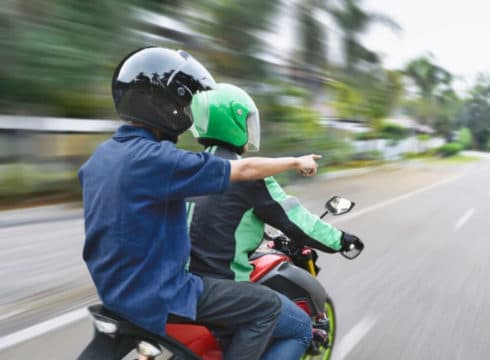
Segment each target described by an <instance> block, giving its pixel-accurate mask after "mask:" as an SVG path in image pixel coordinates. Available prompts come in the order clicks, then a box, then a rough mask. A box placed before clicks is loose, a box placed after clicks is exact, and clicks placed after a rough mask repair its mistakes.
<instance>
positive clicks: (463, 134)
mask: <svg viewBox="0 0 490 360" xmlns="http://www.w3.org/2000/svg"><path fill="white" fill-rule="evenodd" d="M472 142H473V135H472V134H471V130H470V129H468V128H461V129H459V131H458V143H460V144H461V146H463V149H468V148H469V147H470V146H471V144H472Z"/></svg>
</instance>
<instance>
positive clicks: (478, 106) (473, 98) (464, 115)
mask: <svg viewBox="0 0 490 360" xmlns="http://www.w3.org/2000/svg"><path fill="white" fill-rule="evenodd" d="M457 123H458V124H459V125H460V126H463V127H467V128H468V129H469V130H470V131H471V133H472V137H473V141H474V144H475V146H476V147H477V148H478V149H480V150H490V146H489V145H490V78H489V77H485V76H480V78H479V79H478V81H477V83H476V85H475V86H474V88H473V89H472V90H471V92H470V96H469V97H468V98H467V99H466V100H465V101H464V104H463V106H462V108H461V111H460V112H459V114H458V121H457Z"/></svg>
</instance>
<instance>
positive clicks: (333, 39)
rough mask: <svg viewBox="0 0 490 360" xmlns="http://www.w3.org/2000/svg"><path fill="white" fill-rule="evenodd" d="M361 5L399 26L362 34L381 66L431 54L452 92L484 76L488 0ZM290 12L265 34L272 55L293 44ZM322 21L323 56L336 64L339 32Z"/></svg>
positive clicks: (489, 60) (488, 65)
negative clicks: (325, 52)
mask: <svg viewBox="0 0 490 360" xmlns="http://www.w3.org/2000/svg"><path fill="white" fill-rule="evenodd" d="M289 3H290V4H293V3H294V1H293V0H290V1H289ZM362 4H363V8H365V9H366V10H368V11H370V12H378V13H382V14H385V15H388V16H389V17H391V18H392V19H393V20H395V21H396V22H397V23H398V24H399V25H400V26H401V27H402V31H401V32H400V33H394V32H392V31H391V30H389V29H388V28H386V27H385V26H382V25H375V26H372V27H371V28H370V29H369V31H368V32H367V33H366V35H364V36H363V37H362V42H363V44H364V45H365V46H367V47H368V48H370V49H372V50H375V51H376V52H378V53H379V54H380V55H381V58H382V60H383V64H384V66H385V67H387V68H389V69H400V68H403V67H404V66H405V65H406V64H407V63H408V62H409V60H411V59H413V58H416V57H419V56H422V55H425V54H428V53H431V54H433V56H434V60H435V62H436V63H437V64H438V65H440V66H442V67H444V68H445V69H447V70H449V71H450V72H451V73H452V74H454V75H455V76H456V80H455V83H454V87H455V88H456V90H457V91H458V92H464V91H465V90H467V89H469V88H470V87H471V86H472V84H474V81H475V79H476V76H477V74H478V73H488V74H490V39H489V37H490V0H464V1H462V0H363V1H362ZM294 13H295V10H294V8H293V6H292V5H289V7H288V6H286V7H284V9H283V10H282V16H281V19H278V20H277V22H276V24H275V31H273V32H274V34H271V35H268V38H269V41H270V44H271V45H273V47H275V48H276V50H277V51H278V53H277V54H281V53H282V54H284V53H286V52H288V51H291V49H293V48H294V44H295V40H294V33H295V26H297V24H296V25H295V22H294V19H293V18H294ZM322 21H323V22H324V24H325V26H327V28H328V29H329V39H328V41H329V44H328V46H329V58H330V60H331V61H332V60H333V61H334V62H340V61H341V58H342V55H341V53H342V48H341V45H340V44H341V36H342V34H341V32H340V30H339V29H337V28H336V26H335V24H334V22H333V21H332V19H329V18H328V16H324V17H322Z"/></svg>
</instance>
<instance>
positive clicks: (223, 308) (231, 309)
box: [196, 277, 311, 360]
mask: <svg viewBox="0 0 490 360" xmlns="http://www.w3.org/2000/svg"><path fill="white" fill-rule="evenodd" d="M202 280H203V285H204V289H203V292H202V294H201V297H200V299H199V302H198V304H197V316H196V322H197V323H200V324H203V325H206V326H208V327H209V328H210V329H212V330H213V332H214V333H215V334H217V335H218V338H220V336H219V334H220V333H228V334H230V336H229V337H228V341H227V344H226V346H225V347H224V354H223V359H224V360H258V359H260V356H261V354H263V353H264V350H265V349H266V347H267V345H268V344H269V340H270V339H271V335H272V333H273V331H274V329H275V328H276V323H277V322H278V318H279V315H280V311H281V308H284V307H283V306H282V304H281V300H280V298H279V296H278V294H277V293H276V292H274V291H273V290H271V289H269V288H267V287H265V286H262V285H259V284H253V283H249V282H235V281H233V280H225V279H213V278H209V277H202ZM293 306H296V305H294V304H293ZM310 333H311V331H310ZM310 335H311V334H310ZM278 336H279V335H278Z"/></svg>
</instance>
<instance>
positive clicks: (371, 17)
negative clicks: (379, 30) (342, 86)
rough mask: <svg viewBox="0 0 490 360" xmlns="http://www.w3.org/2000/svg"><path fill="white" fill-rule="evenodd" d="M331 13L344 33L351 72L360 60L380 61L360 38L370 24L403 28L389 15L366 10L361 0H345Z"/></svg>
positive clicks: (347, 61)
mask: <svg viewBox="0 0 490 360" xmlns="http://www.w3.org/2000/svg"><path fill="white" fill-rule="evenodd" d="M329 13H330V14H331V15H332V17H333V19H334V21H335V22H336V23H337V25H338V26H339V27H340V29H341V30H342V32H343V34H344V39H343V43H344V56H345V63H346V68H347V70H348V71H349V72H350V71H352V70H354V67H355V65H356V64H357V63H358V62H359V61H366V62H368V63H377V62H379V58H378V55H377V54H376V53H375V52H373V51H371V50H369V49H367V48H366V47H364V46H363V45H362V44H361V43H360V40H359V36H360V35H361V34H363V33H364V32H365V31H366V30H367V29H368V28H369V26H370V25H372V24H374V23H380V24H382V25H385V26H388V27H389V28H390V29H392V30H395V31H399V30H401V28H400V26H399V25H398V24H397V23H396V22H395V21H394V20H392V19H391V18H389V17H388V16H386V15H384V14H379V13H372V12H367V11H366V10H364V9H363V8H362V7H361V5H360V0H343V1H342V6H341V8H338V7H330V8H329Z"/></svg>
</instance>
